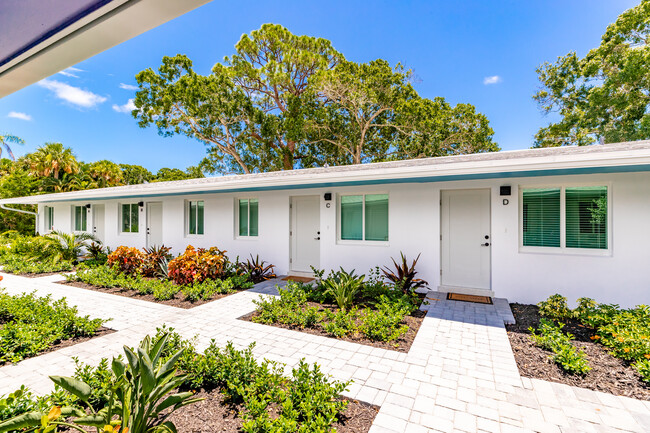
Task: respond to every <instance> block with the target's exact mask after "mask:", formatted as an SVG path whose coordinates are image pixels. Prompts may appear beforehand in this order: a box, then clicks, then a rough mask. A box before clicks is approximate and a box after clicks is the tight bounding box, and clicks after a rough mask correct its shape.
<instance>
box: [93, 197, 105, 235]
mask: <svg viewBox="0 0 650 433" xmlns="http://www.w3.org/2000/svg"><path fill="white" fill-rule="evenodd" d="M98 207H100V208H101V210H102V211H101V215H102V218H101V228H100V229H98V226H99V224H97V215H99V212H97V208H98ZM92 211H93V215H92V217H93V219H92V224H93V228H92V234H93V235H94V236H96V237H97V239H99V240H100V241H101V242H102V243H103V242H104V240H105V239H104V238H105V237H106V205H104V204H103V203H101V204H94V205H92ZM98 232H101V234H102V235H101V236H98Z"/></svg>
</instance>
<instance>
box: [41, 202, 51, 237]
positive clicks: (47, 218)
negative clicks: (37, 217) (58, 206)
mask: <svg viewBox="0 0 650 433" xmlns="http://www.w3.org/2000/svg"><path fill="white" fill-rule="evenodd" d="M50 213H51V215H50ZM43 214H44V221H43V228H44V229H45V230H44V231H45V232H46V233H50V232H51V231H52V230H54V206H43ZM48 222H49V224H48Z"/></svg>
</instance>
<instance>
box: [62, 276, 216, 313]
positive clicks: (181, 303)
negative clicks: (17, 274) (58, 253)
mask: <svg viewBox="0 0 650 433" xmlns="http://www.w3.org/2000/svg"><path fill="white" fill-rule="evenodd" d="M57 284H63V285H65V286H73V287H79V288H80V289H88V290H94V291H96V292H102V293H109V294H111V295H118V296H124V297H125V298H133V299H139V300H141V301H148V302H155V303H156V304H165V305H169V306H171V307H178V308H184V309H189V308H194V307H198V306H199V305H203V304H207V303H209V302H212V301H216V300H217V299H221V298H225V297H226V296H229V295H214V296H213V297H212V299H210V300H209V301H204V300H203V299H199V300H197V301H194V302H192V301H188V300H185V299H182V298H176V297H174V298H172V299H168V300H166V301H160V300H158V299H155V298H154V297H153V295H151V294H148V295H144V294H142V293H140V292H138V291H137V290H130V289H123V288H121V287H97V286H93V285H91V284H86V283H82V282H81V281H58V282H57ZM177 296H183V295H182V294H180V293H178V294H177Z"/></svg>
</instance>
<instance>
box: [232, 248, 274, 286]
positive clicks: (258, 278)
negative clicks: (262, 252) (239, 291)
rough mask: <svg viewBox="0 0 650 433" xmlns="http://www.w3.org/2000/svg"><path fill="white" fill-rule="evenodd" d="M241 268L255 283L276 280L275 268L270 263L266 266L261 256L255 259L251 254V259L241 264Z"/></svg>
mask: <svg viewBox="0 0 650 433" xmlns="http://www.w3.org/2000/svg"><path fill="white" fill-rule="evenodd" d="M239 268H240V270H241V272H242V273H247V274H249V275H250V278H251V280H252V281H253V282H254V283H261V282H262V281H266V280H270V279H271V278H275V273H273V269H274V268H275V266H274V265H272V264H270V263H269V264H266V262H265V261H264V260H260V256H259V254H258V255H257V256H255V258H253V255H252V254H251V258H250V259H247V260H246V263H243V262H242V263H240V264H239Z"/></svg>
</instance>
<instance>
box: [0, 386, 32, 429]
mask: <svg viewBox="0 0 650 433" xmlns="http://www.w3.org/2000/svg"><path fill="white" fill-rule="evenodd" d="M38 408H39V404H38V400H37V399H36V397H34V395H33V394H32V393H31V392H30V391H29V390H28V389H27V388H26V387H25V385H23V386H21V387H20V388H19V389H17V390H16V391H14V392H12V393H10V394H7V395H3V396H0V422H2V421H5V420H8V419H10V418H13V417H15V416H18V415H22V414H24V413H27V412H31V411H34V410H37V409H38Z"/></svg>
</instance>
